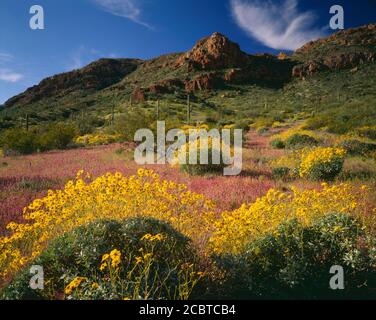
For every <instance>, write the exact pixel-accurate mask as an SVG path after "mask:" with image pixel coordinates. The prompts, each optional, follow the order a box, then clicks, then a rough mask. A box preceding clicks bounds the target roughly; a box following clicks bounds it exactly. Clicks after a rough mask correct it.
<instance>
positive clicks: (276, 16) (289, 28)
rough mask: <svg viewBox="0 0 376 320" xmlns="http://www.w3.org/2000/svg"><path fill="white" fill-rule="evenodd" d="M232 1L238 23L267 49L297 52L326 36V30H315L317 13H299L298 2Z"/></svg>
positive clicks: (284, 0)
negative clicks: (300, 48) (298, 49)
mask: <svg viewBox="0 0 376 320" xmlns="http://www.w3.org/2000/svg"><path fill="white" fill-rule="evenodd" d="M230 1H231V11H232V15H233V17H234V19H235V21H236V23H237V24H238V25H239V26H240V27H241V28H242V29H243V30H244V31H245V32H247V34H248V35H250V36H251V37H253V38H255V39H256V40H258V41H259V42H261V43H262V44H264V45H265V46H267V47H270V48H273V49H281V50H295V49H297V48H299V47H301V46H302V45H304V44H305V43H307V42H309V41H311V40H315V39H318V38H320V37H323V36H324V35H325V33H324V32H323V30H324V29H323V28H315V27H314V26H313V24H314V22H315V20H316V16H315V14H314V13H313V12H311V11H306V12H299V10H298V1H297V0H282V1H281V2H279V3H276V1H270V0H261V1H260V0H252V1H246V0H230ZM273 2H274V3H273Z"/></svg>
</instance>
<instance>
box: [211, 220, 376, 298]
mask: <svg viewBox="0 0 376 320" xmlns="http://www.w3.org/2000/svg"><path fill="white" fill-rule="evenodd" d="M362 230H363V229H362V227H361V225H360V224H359V223H358V222H357V221H356V220H354V219H352V218H351V217H349V216H348V215H344V214H331V215H328V216H326V217H324V218H321V219H319V220H318V221H317V222H316V223H315V224H314V225H312V226H310V227H304V226H303V225H301V224H300V223H298V222H297V221H296V220H292V221H289V222H286V223H285V224H282V225H281V226H280V227H279V228H278V229H277V230H276V231H275V232H274V233H273V234H269V235H267V236H265V237H262V238H260V239H258V240H256V241H253V242H251V243H250V244H249V245H248V248H247V250H246V251H245V252H244V253H243V254H242V255H240V256H237V257H230V256H227V257H221V258H218V257H217V261H218V264H219V266H220V267H222V268H224V270H226V271H227V273H226V280H225V283H224V287H223V288H222V289H223V291H222V293H224V292H225V293H226V294H228V296H227V297H228V298H230V297H231V298H237V299H336V298H371V296H372V295H370V294H371V293H372V291H373V290H374V289H375V286H376V270H375V262H376V260H375V255H374V252H373V251H374V249H372V248H374V247H373V245H374V241H375V240H374V239H373V240H372V241H373V244H372V243H371V242H370V240H369V239H367V237H366V235H365V234H364V232H363V231H362ZM333 266H342V267H343V268H344V271H345V289H344V290H335V291H334V290H331V289H330V286H329V283H330V280H331V278H332V277H333V275H332V274H330V269H331V267H333ZM226 294H224V297H226Z"/></svg>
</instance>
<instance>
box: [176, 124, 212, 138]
mask: <svg viewBox="0 0 376 320" xmlns="http://www.w3.org/2000/svg"><path fill="white" fill-rule="evenodd" d="M181 130H183V131H184V134H186V135H189V133H190V131H192V130H194V131H196V132H199V131H200V130H207V131H208V130H209V126H208V125H207V124H201V125H198V126H190V125H185V126H182V127H181Z"/></svg>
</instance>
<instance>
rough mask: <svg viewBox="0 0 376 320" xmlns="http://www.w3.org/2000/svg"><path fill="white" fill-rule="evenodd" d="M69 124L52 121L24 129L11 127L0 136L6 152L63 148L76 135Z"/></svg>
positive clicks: (73, 127) (14, 152)
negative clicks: (51, 122)
mask: <svg viewBox="0 0 376 320" xmlns="http://www.w3.org/2000/svg"><path fill="white" fill-rule="evenodd" d="M76 132H77V131H76V127H75V126H73V125H71V124H64V123H53V124H49V125H46V126H39V127H34V128H31V129H30V130H28V131H27V130H26V129H23V128H13V129H9V130H6V131H5V132H3V134H2V135H1V138H0V144H1V145H2V147H3V149H4V151H5V153H6V154H30V153H33V152H36V151H48V150H53V149H65V148H67V146H68V145H69V144H70V143H71V142H72V141H73V138H74V137H75V135H76Z"/></svg>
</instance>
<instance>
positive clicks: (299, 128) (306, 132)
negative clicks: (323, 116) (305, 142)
mask: <svg viewBox="0 0 376 320" xmlns="http://www.w3.org/2000/svg"><path fill="white" fill-rule="evenodd" d="M296 134H300V135H306V136H310V137H312V138H314V139H316V140H317V141H320V140H322V139H323V137H325V134H324V133H320V134H319V133H316V132H314V131H311V130H306V129H304V125H299V126H296V127H293V128H291V129H288V130H285V131H283V132H282V133H279V134H275V135H273V136H272V137H271V139H272V140H277V139H279V140H282V141H286V140H288V139H289V138H291V137H292V136H294V135H296Z"/></svg>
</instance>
